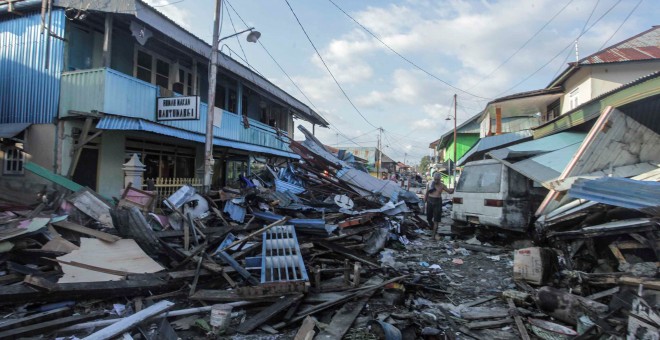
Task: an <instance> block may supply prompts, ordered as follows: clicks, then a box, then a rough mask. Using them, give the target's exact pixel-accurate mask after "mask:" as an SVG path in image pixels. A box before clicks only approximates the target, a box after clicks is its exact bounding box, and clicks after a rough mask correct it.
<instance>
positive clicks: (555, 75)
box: [552, 0, 600, 79]
mask: <svg viewBox="0 0 660 340" xmlns="http://www.w3.org/2000/svg"><path fill="white" fill-rule="evenodd" d="M599 4H600V0H597V1H596V4H595V5H594V7H593V8H592V9H591V13H589V17H588V18H587V20H586V21H585V22H584V25H583V26H582V30H580V34H583V33H584V29H585V28H587V25H588V24H589V21H591V17H592V16H593V15H594V12H596V8H598V5H599ZM570 56H571V51H568V53H567V54H566V58H564V61H562V62H561V63H560V64H559V68H558V69H557V71H555V74H554V75H553V76H552V79H555V78H557V75H558V74H559V72H561V69H562V68H564V65H565V64H566V61H568V58H570Z"/></svg>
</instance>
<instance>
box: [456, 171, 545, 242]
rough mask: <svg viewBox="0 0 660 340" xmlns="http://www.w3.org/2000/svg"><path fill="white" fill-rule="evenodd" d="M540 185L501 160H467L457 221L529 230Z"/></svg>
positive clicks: (458, 186)
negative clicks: (533, 182) (537, 186)
mask: <svg viewBox="0 0 660 340" xmlns="http://www.w3.org/2000/svg"><path fill="white" fill-rule="evenodd" d="M537 191H538V188H537V189H535V188H534V187H533V185H532V181H531V180H530V179H528V178H527V177H525V176H523V175H521V174H520V173H518V172H516V171H514V170H512V169H510V168H509V167H507V166H504V165H503V164H502V163H500V162H499V161H497V160H494V159H487V160H482V161H475V162H470V163H467V164H466V165H465V166H464V167H463V172H462V173H461V177H460V178H459V180H458V183H457V184H456V190H455V191H454V197H453V200H452V201H453V207H452V212H451V217H452V219H453V220H454V223H456V224H458V225H461V224H469V225H477V226H485V227H496V228H502V229H507V230H511V231H520V232H525V231H527V227H528V226H529V225H530V222H531V220H532V216H533V210H534V208H535V205H538V202H537V201H538V197H540V196H538V194H541V193H537Z"/></svg>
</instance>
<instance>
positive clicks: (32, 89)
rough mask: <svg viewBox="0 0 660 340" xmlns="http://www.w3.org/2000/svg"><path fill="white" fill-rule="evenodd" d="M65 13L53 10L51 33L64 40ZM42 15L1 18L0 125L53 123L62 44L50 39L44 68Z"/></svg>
mask: <svg viewBox="0 0 660 340" xmlns="http://www.w3.org/2000/svg"><path fill="white" fill-rule="evenodd" d="M64 23H65V18H64V11H63V10H61V9H53V11H52V19H51V31H53V33H54V34H56V35H58V36H61V37H63V36H64ZM40 26H41V15H40V13H38V12H24V13H23V15H21V16H15V15H12V16H4V17H2V18H0V123H28V122H29V123H35V124H47V123H52V122H53V119H54V118H55V117H56V115H57V106H58V100H59V96H60V74H61V72H62V68H63V64H64V42H63V41H62V40H59V39H55V38H50V54H49V63H48V68H46V67H45V66H46V65H45V57H46V35H42V34H41V30H40Z"/></svg>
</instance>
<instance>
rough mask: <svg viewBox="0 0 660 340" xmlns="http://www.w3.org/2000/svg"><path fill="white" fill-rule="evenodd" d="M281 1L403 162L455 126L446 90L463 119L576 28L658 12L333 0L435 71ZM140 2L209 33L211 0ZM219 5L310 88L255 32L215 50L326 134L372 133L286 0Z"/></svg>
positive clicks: (227, 27) (653, 7) (523, 87)
mask: <svg viewBox="0 0 660 340" xmlns="http://www.w3.org/2000/svg"><path fill="white" fill-rule="evenodd" d="M288 1H289V3H290V5H291V7H292V8H293V9H294V11H295V13H296V14H297V16H298V18H299V19H300V21H301V23H302V25H303V26H304V27H305V29H306V30H307V33H308V34H309V36H310V38H311V40H312V41H313V43H314V44H315V45H316V48H317V49H318V50H319V52H320V54H321V56H322V57H323V59H324V60H325V62H326V63H327V64H328V67H329V68H330V70H331V71H332V73H333V74H334V76H335V77H336V78H337V81H338V82H339V83H340V84H341V86H342V87H343V89H344V90H345V92H346V94H347V95H348V97H349V98H350V99H351V101H352V102H353V103H354V105H355V106H356V107H357V109H358V110H359V112H360V113H361V114H362V115H364V116H365V117H366V119H367V120H368V121H369V122H370V123H371V124H372V125H374V126H377V127H382V128H383V129H384V136H383V145H384V149H383V152H384V153H386V154H387V155H389V156H390V157H392V158H394V159H395V160H398V161H403V160H404V157H405V160H406V162H407V163H409V164H415V163H418V162H419V160H420V158H421V157H422V156H423V155H427V154H428V153H429V149H428V144H429V143H430V142H431V141H433V140H435V139H437V138H438V137H439V136H440V135H442V134H443V133H445V132H447V131H449V130H451V129H452V128H453V122H452V121H447V120H445V119H446V118H447V117H448V115H451V116H452V117H453V110H452V98H453V95H454V93H457V94H458V114H457V115H458V119H457V121H458V123H459V124H460V123H461V122H463V121H465V120H466V119H468V118H469V117H471V116H473V115H475V114H477V113H478V112H479V111H481V110H482V109H483V108H484V105H485V104H486V103H487V102H488V100H489V99H492V98H496V97H498V96H503V95H506V94H512V93H516V92H523V91H528V90H534V89H539V88H543V87H545V86H546V85H547V84H548V83H549V82H550V81H551V80H552V79H553V78H554V77H555V76H556V74H558V73H559V72H560V71H561V70H563V69H564V68H565V67H566V63H567V62H570V61H575V57H576V56H575V47H574V45H573V44H572V42H573V41H575V39H576V38H577V37H578V36H580V33H581V32H582V30H583V28H586V29H588V31H587V32H586V33H584V34H583V35H582V36H581V37H580V39H579V40H578V53H579V56H580V57H585V56H587V55H589V54H592V53H594V52H596V51H598V50H599V49H600V48H601V46H609V45H612V44H614V43H616V42H618V41H621V40H623V39H625V38H627V37H630V36H632V35H635V34H637V33H639V32H642V31H644V30H647V29H649V28H651V26H653V25H657V24H660V23H658V22H656V21H654V20H657V17H658V16H657V14H658V13H660V1H656V0H642V1H641V3H640V1H639V0H538V1H536V0H534V1H530V0H525V1H521V0H501V1H485V0H483V1H459V0H450V1H444V0H443V1H431V0H401V1H386V0H381V1H356V0H332V1H333V2H334V3H335V4H337V5H338V6H339V7H340V8H341V9H343V10H344V11H346V12H347V13H348V14H349V15H350V16H352V17H353V18H354V19H356V20H357V21H358V22H359V23H360V24H362V25H363V26H365V27H366V28H368V29H369V30H370V31H371V32H372V33H374V34H375V35H377V36H378V37H379V38H380V40H382V41H384V42H385V43H386V44H387V45H388V46H390V47H391V48H392V49H394V50H395V51H397V52H398V53H399V54H401V55H403V56H404V57H405V58H406V59H408V60H409V61H411V62H412V63H414V64H415V65H417V66H419V67H420V68H421V69H423V70H424V71H425V72H428V73H430V74H432V75H433V76H434V77H432V76H429V75H428V74H426V73H425V72H423V71H420V70H419V69H418V68H416V67H415V66H413V65H411V64H410V63H408V62H406V61H405V60H403V59H402V58H400V57H399V56H397V55H396V54H394V53H393V52H391V51H390V50H389V49H388V48H387V47H385V46H384V45H383V44H381V43H380V42H379V41H378V40H376V39H375V38H374V37H372V36H371V35H370V34H369V33H367V32H366V31H365V30H364V29H363V28H361V27H360V26H358V25H357V24H356V23H355V22H354V21H352V20H351V19H350V18H348V17H347V16H346V15H345V14H343V13H342V12H341V11H340V10H339V9H338V8H337V7H335V5H333V3H332V2H331V1H330V0H288ZM147 2H148V3H150V4H151V5H154V6H161V7H157V9H158V10H160V11H161V12H163V13H164V14H165V15H167V16H169V17H170V18H172V19H173V20H175V21H177V22H179V23H180V24H181V25H182V26H184V27H185V28H187V29H189V30H190V31H191V32H193V33H194V34H196V35H197V36H199V37H201V38H202V39H204V40H206V41H210V38H211V34H212V22H213V10H214V3H215V1H213V0H184V1H178V0H147ZM229 4H230V5H231V6H229ZM163 5H164V6H163ZM223 6H224V10H223V14H224V15H223V22H222V30H221V36H226V35H229V34H232V33H234V27H235V29H236V30H242V29H245V28H246V26H245V24H244V23H243V21H242V20H241V19H240V18H239V15H240V17H241V18H242V19H243V20H245V22H246V23H247V25H249V26H254V27H256V28H257V29H258V30H259V31H260V32H261V33H262V36H261V40H260V41H261V42H262V43H263V45H264V46H265V47H266V48H267V49H268V51H269V52H270V53H271V54H272V55H273V56H274V58H275V59H276V60H277V61H278V62H279V63H280V65H281V66H282V68H284V70H285V71H286V72H287V73H288V74H289V76H291V78H292V79H293V80H294V82H295V83H296V84H297V85H298V86H299V87H300V88H301V89H302V91H303V92H304V94H305V95H306V97H307V98H305V96H304V95H303V94H301V92H300V91H299V90H298V89H297V88H296V87H295V86H294V85H293V84H292V83H291V81H290V80H289V79H287V77H286V76H285V75H284V73H283V72H282V71H281V70H280V69H279V67H278V66H277V65H276V64H275V63H274V62H273V61H272V60H271V59H270V57H269V56H268V54H267V53H266V51H265V50H264V49H263V48H262V47H261V46H259V45H258V44H250V43H247V42H245V40H242V42H241V43H242V48H243V51H244V52H245V54H243V52H242V51H241V46H239V44H238V42H237V39H228V40H226V41H223V43H224V44H226V46H224V47H223V52H225V53H227V54H230V55H232V56H233V57H234V58H235V59H238V60H241V59H246V60H247V62H249V64H250V66H252V67H253V68H254V69H255V70H256V71H258V72H259V73H261V74H262V75H263V76H264V77H266V78H267V79H269V80H270V81H272V82H273V83H275V84H276V85H278V86H280V87H281V88H283V89H284V90H286V91H288V92H289V93H291V94H292V95H294V96H295V97H297V98H298V99H300V100H301V101H302V102H304V103H306V104H307V105H310V106H311V107H312V108H314V109H315V110H316V111H317V112H319V113H320V114H322V115H323V116H324V117H325V118H326V119H327V120H328V121H329V122H330V123H331V125H333V127H334V129H322V128H317V129H316V135H317V137H319V138H320V139H321V140H322V141H323V142H324V143H326V144H329V145H332V146H336V145H339V146H355V145H360V146H375V145H376V140H377V135H378V133H377V131H376V129H375V128H374V127H373V126H372V125H370V124H369V123H367V122H366V121H365V119H363V118H362V117H361V116H360V113H358V112H357V111H356V110H355V108H353V106H352V105H351V104H350V103H349V101H348V100H347V99H346V97H345V96H344V95H343V94H342V93H341V91H340V90H339V88H338V86H337V85H336V84H335V82H334V81H333V80H332V78H331V77H330V74H329V73H328V72H327V71H326V69H325V68H324V66H323V64H322V63H321V61H320V60H319V58H318V57H317V56H316V53H315V52H314V49H313V48H312V46H311V44H310V43H309V41H308V40H307V38H306V37H305V35H304V33H303V32H302V30H301V28H300V27H299V25H298V23H297V22H296V20H295V18H294V16H293V14H292V13H291V11H290V9H289V7H288V6H287V3H286V1H285V0H268V1H266V0H229V1H228V3H227V1H225V2H224V4H223ZM232 7H233V9H234V10H235V11H234V10H232ZM633 9H634V11H633ZM608 10H609V12H608ZM592 11H593V14H592ZM237 13H238V15H237ZM557 13H559V14H558V15H556V17H554V19H552V18H553V16H555V14H557ZM631 13H632V14H631ZM603 15H604V16H603ZM230 17H231V20H233V23H234V27H232V25H231V20H230ZM550 19H552V21H550ZM587 20H588V22H587ZM546 24H547V25H546ZM544 25H545V27H543V26H544ZM541 28H543V29H541ZM539 30H540V32H539V33H538V34H537V35H535V33H536V32H537V31H539ZM617 30H618V31H617ZM615 32H616V33H615ZM534 35H535V36H534ZM533 36H534V38H533V39H531V40H529V39H530V38H532V37H533ZM241 39H244V37H242V38H241ZM528 40H529V42H528V43H527V44H526V45H525V46H524V47H523V48H522V49H520V48H521V47H522V46H523V44H525V42H527V41H528ZM569 45H571V46H570V47H568V46H569ZM567 47H568V48H567ZM518 49H520V51H519V52H517V53H516V54H515V55H514V52H516V51H517V50H518ZM560 52H561V53H560ZM512 55H513V56H512ZM555 56H557V57H556V58H554V59H553V57H555ZM507 59H509V60H508V61H507V62H506V63H503V62H504V61H506V60H507ZM243 62H244V61H243ZM546 63H547V66H545V67H543V68H541V69H540V71H538V72H536V73H534V72H535V71H537V70H538V69H539V68H540V67H541V66H543V65H544V64H546ZM530 76H531V77H530ZM527 77H529V79H528V80H526V81H524V82H522V81H523V80H524V79H525V78H527ZM438 78H439V79H441V80H442V81H441V80H438ZM443 81H444V82H446V83H449V84H451V85H452V86H454V87H457V88H460V89H461V90H464V91H466V92H469V94H468V93H465V92H461V91H459V90H456V89H455V88H452V87H450V86H448V85H446V84H445V83H443ZM521 82H522V83H521ZM514 86H515V87H514ZM475 95H476V96H475ZM479 97H482V98H479ZM484 98H488V99H484ZM308 99H309V100H308ZM300 123H303V125H306V124H304V122H297V123H296V124H300ZM308 127H309V126H308ZM337 130H339V131H340V133H338V132H337ZM300 136H301V134H297V135H296V137H300ZM347 138H349V139H351V140H347Z"/></svg>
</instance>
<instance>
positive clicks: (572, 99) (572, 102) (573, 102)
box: [568, 88, 580, 110]
mask: <svg viewBox="0 0 660 340" xmlns="http://www.w3.org/2000/svg"><path fill="white" fill-rule="evenodd" d="M579 95H580V88H577V89H575V90H573V91H571V93H570V94H569V95H568V104H569V106H570V109H571V110H573V109H574V108H576V107H578V105H580V103H579V101H578V96H579Z"/></svg>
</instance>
